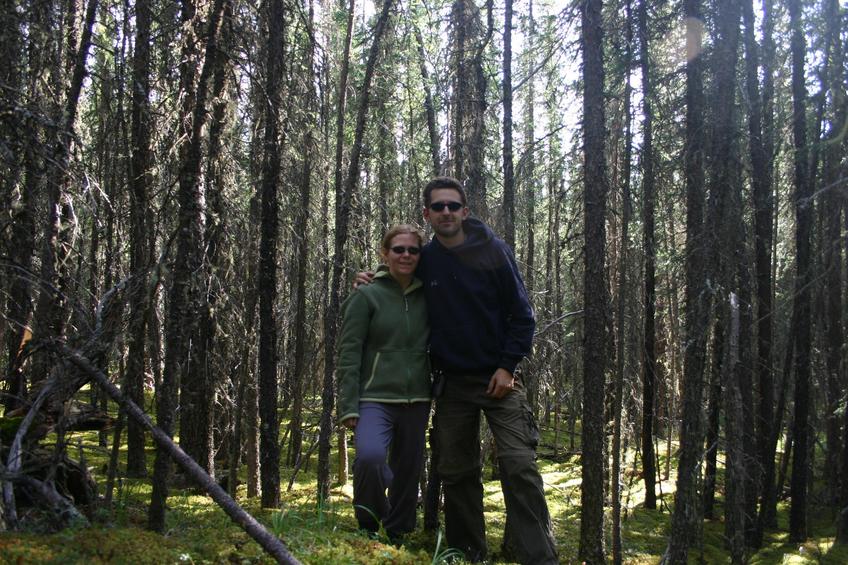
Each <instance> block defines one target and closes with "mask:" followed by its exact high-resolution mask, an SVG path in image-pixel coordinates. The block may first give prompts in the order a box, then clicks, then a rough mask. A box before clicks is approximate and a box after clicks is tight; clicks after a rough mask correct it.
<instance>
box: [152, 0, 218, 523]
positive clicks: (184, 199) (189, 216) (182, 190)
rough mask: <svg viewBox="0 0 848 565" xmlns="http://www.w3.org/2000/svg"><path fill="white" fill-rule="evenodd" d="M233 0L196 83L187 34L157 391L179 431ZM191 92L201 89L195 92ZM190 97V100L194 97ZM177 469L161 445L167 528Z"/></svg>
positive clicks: (160, 489) (166, 427) (191, 9)
mask: <svg viewBox="0 0 848 565" xmlns="http://www.w3.org/2000/svg"><path fill="white" fill-rule="evenodd" d="M227 1H228V0H215V2H214V3H213V4H212V5H211V6H210V12H209V14H208V19H209V23H208V27H207V37H206V53H205V58H204V61H203V66H202V69H201V72H200V78H199V79H198V80H197V81H196V82H197V84H196V86H195V80H194V74H195V73H194V71H193V68H192V66H193V65H195V64H196V60H195V53H194V47H193V40H192V38H191V37H186V38H185V40H186V43H185V51H184V53H183V55H184V57H183V64H182V66H183V68H182V69H181V83H182V85H181V88H182V89H183V92H184V93H186V100H185V101H184V103H185V104H186V105H185V106H184V107H183V112H182V117H183V120H184V127H185V128H187V130H186V134H187V135H188V136H189V137H188V140H187V141H186V142H185V143H184V144H183V146H181V148H180V172H179V190H178V197H177V199H178V204H179V217H178V221H179V225H180V229H179V230H178V232H177V237H176V246H177V253H176V258H175V261H174V267H173V282H172V286H171V291H170V300H169V303H168V313H167V319H166V322H165V338H166V339H165V365H164V370H163V375H162V385H161V387H160V389H159V390H158V391H157V407H156V421H157V423H158V424H159V426H160V427H161V428H162V430H163V431H164V432H165V433H166V434H168V435H172V434H173V433H174V417H175V412H176V407H177V400H178V398H177V397H178V395H179V392H180V389H181V387H180V379H181V377H182V376H183V375H185V374H187V373H186V372H185V371H186V365H187V364H189V365H190V363H189V360H190V351H189V344H190V341H191V339H192V337H193V336H194V335H195V330H196V327H197V312H198V300H199V299H200V284H199V282H198V280H197V277H198V276H199V274H200V272H201V271H202V268H203V266H202V265H203V229H204V226H203V214H204V211H203V208H204V204H203V194H202V189H201V186H200V182H199V177H200V152H201V133H202V130H203V126H204V123H205V121H206V102H207V100H206V98H207V93H208V83H209V79H210V75H211V72H212V65H213V59H214V53H215V49H216V41H217V35H218V30H219V27H220V23H221V14H222V12H223V11H224V4H225V3H226V2H227ZM195 17H196V9H195V6H194V5H193V4H192V3H191V2H190V0H186V2H184V4H183V14H182V19H183V21H184V22H185V24H186V25H185V26H184V29H190V28H191V27H192V26H193V22H194V19H195ZM188 92H196V94H195V96H194V97H191V96H188V94H187V93H188ZM189 99H190V100H189ZM189 104H191V105H189ZM170 473H171V463H170V459H169V457H168V455H167V453H165V452H164V451H161V450H157V452H156V459H155V461H154V467H153V492H152V494H151V501H150V508H149V511H148V527H149V528H150V529H151V530H153V531H157V532H161V531H162V530H163V529H164V527H165V501H166V499H167V496H168V477H169V475H170Z"/></svg>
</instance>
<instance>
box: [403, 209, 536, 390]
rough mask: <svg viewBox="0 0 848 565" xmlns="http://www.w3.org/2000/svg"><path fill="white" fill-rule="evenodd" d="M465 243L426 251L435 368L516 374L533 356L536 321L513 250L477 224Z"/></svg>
mask: <svg viewBox="0 0 848 565" xmlns="http://www.w3.org/2000/svg"><path fill="white" fill-rule="evenodd" d="M462 226H463V230H464V231H465V241H464V242H463V243H462V244H460V245H458V246H456V247H452V248H447V247H445V246H444V245H442V244H441V243H440V242H439V240H438V239H437V238H435V237H434V238H433V239H432V240H431V241H430V243H428V244H427V245H425V246H424V248H423V249H422V252H421V261H420V263H419V264H418V270H417V271H416V275H417V276H418V277H419V278H420V279H421V280H422V281H423V282H424V292H425V296H426V298H427V311H428V314H429V317H430V357H431V359H432V362H433V368H434V369H437V370H442V371H444V372H445V373H447V374H463V375H479V376H480V377H481V382H486V383H488V381H489V379H490V378H491V376H492V374H493V373H494V372H495V370H497V369H498V368H502V369H506V370H507V371H510V372H514V371H515V367H516V365H518V363H519V361H521V359H522V358H524V357H526V356H527V355H528V354H529V353H530V347H531V343H532V341H533V331H534V330H535V326H536V324H535V321H534V319H533V310H532V308H531V307H530V303H529V301H528V299H527V291H526V290H525V288H524V283H523V282H522V280H521V276H520V274H519V272H518V266H517V265H516V264H515V259H514V257H513V255H512V251H511V250H510V248H509V247H508V246H507V245H506V243H504V241H503V240H501V239H498V238H497V237H495V235H494V233H492V230H491V229H489V227H488V226H487V225H486V224H484V223H483V222H481V221H480V220H477V219H473V218H472V219H467V220H465V221H464V222H463V224H462Z"/></svg>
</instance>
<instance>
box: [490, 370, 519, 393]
mask: <svg viewBox="0 0 848 565" xmlns="http://www.w3.org/2000/svg"><path fill="white" fill-rule="evenodd" d="M514 387H515V377H513V376H512V373H510V372H509V371H507V370H506V369H498V370H497V371H495V374H494V375H492V379H491V380H490V381H489V387H488V388H487V389H486V394H488V395H489V396H491V397H492V398H498V399H500V398H503V397H504V396H506V395H507V394H509V393H510V391H512V389H513V388H514Z"/></svg>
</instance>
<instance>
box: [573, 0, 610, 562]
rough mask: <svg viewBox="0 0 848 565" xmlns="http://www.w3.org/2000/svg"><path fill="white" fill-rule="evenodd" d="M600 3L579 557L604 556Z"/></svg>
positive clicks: (592, 15) (591, 40) (592, 102)
mask: <svg viewBox="0 0 848 565" xmlns="http://www.w3.org/2000/svg"><path fill="white" fill-rule="evenodd" d="M601 5H602V3H601V1H600V0H587V2H586V3H585V4H583V7H582V14H581V21H582V50H583V85H584V92H583V162H584V201H585V213H584V231H585V245H586V256H585V272H584V283H583V286H584V290H583V293H584V301H585V307H584V317H583V320H584V321H583V325H584V331H585V341H584V346H583V417H582V441H581V445H582V452H583V453H582V457H581V475H582V477H583V480H582V482H581V487H580V495H581V504H580V507H581V509H580V550H579V555H580V559H582V560H584V561H586V562H587V563H593V564H594V563H603V562H604V560H605V557H604V446H603V443H604V384H605V360H606V347H605V344H606V327H607V293H606V292H605V291H604V290H603V289H606V281H605V273H604V270H605V265H604V263H605V261H604V253H605V252H604V247H605V238H606V235H605V231H606V230H605V221H606V218H605V216H606V199H607V183H608V180H607V171H606V157H605V155H606V154H605V138H606V135H605V132H606V127H605V122H604V66H603V64H604V63H603V27H602V26H603V24H602V20H601Z"/></svg>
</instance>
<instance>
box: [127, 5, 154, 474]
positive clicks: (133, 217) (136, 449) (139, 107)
mask: <svg viewBox="0 0 848 565" xmlns="http://www.w3.org/2000/svg"><path fill="white" fill-rule="evenodd" d="M135 10H136V34H135V52H134V54H133V69H132V74H133V78H132V84H133V89H132V110H131V115H132V117H131V119H132V125H131V130H130V131H131V140H130V144H131V148H132V149H131V151H132V155H131V159H130V226H131V230H130V272H131V273H134V274H135V276H136V277H137V280H138V282H137V283H136V285H135V288H134V289H133V293H132V295H131V297H130V327H129V330H128V332H127V334H128V335H127V366H126V371H125V373H124V385H123V388H124V392H125V394H126V396H127V398H129V399H130V400H131V401H133V402H134V403H136V404H137V405H139V406H144V365H145V359H146V355H145V338H146V336H147V321H148V318H149V312H150V306H149V303H148V300H147V299H148V289H147V286H148V285H147V284H146V281H147V276H146V275H147V269H148V268H149V266H150V263H151V253H150V250H149V249H148V248H147V237H148V233H147V231H148V229H149V227H150V226H147V217H148V213H149V212H148V208H149V201H148V194H149V192H150V184H151V171H150V164H151V154H150V136H151V129H152V128H151V115H150V25H151V22H152V16H153V15H152V12H151V7H150V2H149V1H148V0H140V1H139V2H137V3H136V6H135ZM146 474H147V461H146V457H145V451H144V428H143V426H141V424H139V423H138V422H136V421H135V420H134V419H132V418H130V419H129V420H128V421H127V476H129V477H143V476H145V475H146Z"/></svg>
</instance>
